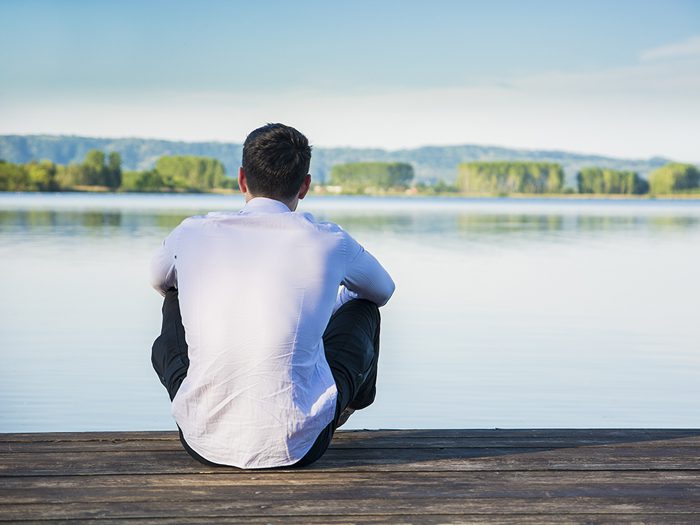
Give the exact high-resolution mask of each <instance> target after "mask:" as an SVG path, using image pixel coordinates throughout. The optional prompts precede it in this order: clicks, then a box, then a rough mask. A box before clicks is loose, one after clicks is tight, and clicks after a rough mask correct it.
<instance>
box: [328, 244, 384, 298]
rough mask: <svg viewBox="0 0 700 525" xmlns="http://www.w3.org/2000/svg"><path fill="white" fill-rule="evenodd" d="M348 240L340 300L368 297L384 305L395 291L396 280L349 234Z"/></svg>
mask: <svg viewBox="0 0 700 525" xmlns="http://www.w3.org/2000/svg"><path fill="white" fill-rule="evenodd" d="M346 241H347V248H348V251H347V254H348V259H347V263H346V269H345V279H343V283H342V284H343V285H344V287H345V288H344V289H343V288H341V291H340V293H339V295H338V301H339V302H341V303H342V302H347V301H348V300H350V299H355V298H357V299H367V300H368V301H372V302H373V303H375V304H376V305H377V306H384V305H385V304H386V303H387V301H388V300H389V298H390V297H391V295H392V294H393V293H394V289H395V288H396V285H395V284H394V281H393V280H392V279H391V277H390V276H389V274H388V273H387V271H386V270H385V269H384V267H383V266H382V265H381V264H379V261H377V259H375V258H374V256H373V255H372V254H371V253H369V252H368V251H366V250H365V249H364V248H363V247H362V246H361V245H360V244H359V243H358V242H357V241H356V240H355V239H353V238H352V237H351V236H350V235H347V237H346Z"/></svg>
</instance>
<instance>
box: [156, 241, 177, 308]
mask: <svg viewBox="0 0 700 525" xmlns="http://www.w3.org/2000/svg"><path fill="white" fill-rule="evenodd" d="M176 232H177V229H175V230H173V231H172V232H171V233H170V235H168V236H167V237H166V238H165V240H164V241H163V245H162V246H161V247H160V249H159V250H158V251H157V252H156V253H155V255H154V256H153V259H151V286H152V287H153V288H155V289H156V291H157V292H158V293H160V294H161V295H162V296H165V292H166V291H167V290H168V289H170V288H173V287H175V288H177V270H176V268H175V261H176V255H175V234H176Z"/></svg>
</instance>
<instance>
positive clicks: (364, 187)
mask: <svg viewBox="0 0 700 525" xmlns="http://www.w3.org/2000/svg"><path fill="white" fill-rule="evenodd" d="M413 177H414V172H413V166H411V165H410V164H408V163H406V162H349V163H347V164H336V165H335V166H333V167H332V168H331V172H330V175H329V185H331V186H338V187H341V188H342V190H343V192H345V193H359V192H362V193H364V192H374V191H378V190H379V191H381V190H389V189H406V188H408V186H409V185H410V184H411V181H412V180H413Z"/></svg>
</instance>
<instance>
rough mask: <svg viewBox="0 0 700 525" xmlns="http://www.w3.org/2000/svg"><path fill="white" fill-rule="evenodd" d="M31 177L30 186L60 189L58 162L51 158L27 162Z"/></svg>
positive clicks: (39, 188) (39, 189)
mask: <svg viewBox="0 0 700 525" xmlns="http://www.w3.org/2000/svg"><path fill="white" fill-rule="evenodd" d="M25 169H26V170H27V175H28V177H29V187H30V188H31V189H32V190H38V191H58V190H59V189H60V186H59V183H58V180H57V177H56V175H57V172H58V169H57V167H56V164H54V163H53V162H51V161H50V160H42V161H41V162H36V161H31V162H28V163H27V164H25Z"/></svg>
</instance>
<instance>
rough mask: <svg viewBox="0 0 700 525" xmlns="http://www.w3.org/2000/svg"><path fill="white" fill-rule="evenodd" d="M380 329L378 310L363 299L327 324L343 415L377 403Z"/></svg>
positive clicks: (328, 347) (326, 335) (327, 346)
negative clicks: (347, 410)
mask: <svg viewBox="0 0 700 525" xmlns="http://www.w3.org/2000/svg"><path fill="white" fill-rule="evenodd" d="M379 328H380V316H379V308H378V307H377V305H376V304H374V303H372V302H370V301H366V300H364V299H354V300H352V301H349V302H347V303H345V304H344V305H343V306H341V307H340V308H339V309H338V311H337V312H336V313H335V314H334V315H333V316H332V317H331V319H330V321H329V323H328V327H327V328H326V331H325V333H324V334H323V344H324V347H325V350H326V360H327V361H328V365H329V366H330V368H331V372H332V373H333V378H334V379H335V384H336V387H337V388H338V399H339V403H338V405H339V406H338V411H339V412H340V413H342V412H343V411H344V410H345V409H346V408H352V409H354V410H360V409H362V408H366V407H368V406H369V405H371V404H372V402H374V398H375V395H376V392H377V387H376V384H377V365H378V362H379ZM336 423H337V418H336Z"/></svg>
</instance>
